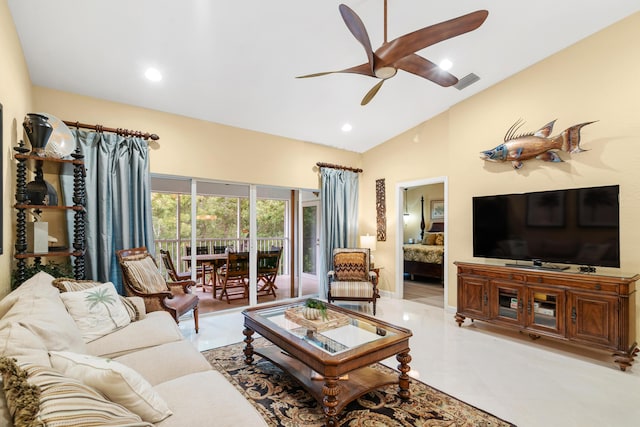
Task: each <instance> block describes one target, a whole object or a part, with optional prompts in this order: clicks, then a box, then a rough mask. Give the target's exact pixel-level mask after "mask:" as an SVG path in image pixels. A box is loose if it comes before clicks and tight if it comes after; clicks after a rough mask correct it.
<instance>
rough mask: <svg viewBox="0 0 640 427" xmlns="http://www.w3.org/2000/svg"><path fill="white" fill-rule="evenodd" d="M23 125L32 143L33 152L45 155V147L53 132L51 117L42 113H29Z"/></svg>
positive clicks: (37, 154)
mask: <svg viewBox="0 0 640 427" xmlns="http://www.w3.org/2000/svg"><path fill="white" fill-rule="evenodd" d="M22 127H23V128H24V130H25V132H26V133H27V138H28V139H29V142H30V143H31V154H34V155H36V156H41V157H44V156H45V153H44V148H45V147H46V146H47V142H48V141H49V137H50V136H51V132H53V126H51V123H49V118H48V117H47V116H44V115H42V114H36V113H29V114H27V116H26V117H25V118H24V121H23V122H22Z"/></svg>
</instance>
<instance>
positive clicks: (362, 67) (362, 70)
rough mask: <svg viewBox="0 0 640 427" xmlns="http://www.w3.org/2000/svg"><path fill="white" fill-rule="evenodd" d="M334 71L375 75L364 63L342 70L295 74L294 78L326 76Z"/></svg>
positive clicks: (334, 72)
mask: <svg viewBox="0 0 640 427" xmlns="http://www.w3.org/2000/svg"><path fill="white" fill-rule="evenodd" d="M336 73H353V74H362V75H365V76H369V77H375V75H374V74H373V72H372V71H371V69H370V68H369V64H367V63H365V64H360V65H356V66H355V67H351V68H345V69H344V70H338V71H324V72H322V73H313V74H307V75H304V76H297V77H296V79H306V78H309V77H320V76H326V75H327V74H336Z"/></svg>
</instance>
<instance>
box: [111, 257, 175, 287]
mask: <svg viewBox="0 0 640 427" xmlns="http://www.w3.org/2000/svg"><path fill="white" fill-rule="evenodd" d="M121 265H122V272H123V273H124V274H125V275H126V276H127V277H126V278H127V282H128V283H129V285H130V286H131V287H133V288H134V289H135V290H136V291H138V292H140V293H143V294H155V293H158V292H166V291H169V287H168V286H167V282H166V281H165V280H164V277H162V274H160V270H158V266H157V265H156V263H155V261H154V260H153V258H152V257H151V255H146V256H144V257H142V258H139V257H131V258H125V259H123V260H122V262H121Z"/></svg>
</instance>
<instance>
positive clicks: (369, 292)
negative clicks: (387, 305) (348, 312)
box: [331, 282, 373, 298]
mask: <svg viewBox="0 0 640 427" xmlns="http://www.w3.org/2000/svg"><path fill="white" fill-rule="evenodd" d="M331 296H332V297H334V298H372V297H373V285H372V284H371V283H370V282H332V283H331Z"/></svg>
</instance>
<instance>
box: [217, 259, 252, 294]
mask: <svg viewBox="0 0 640 427" xmlns="http://www.w3.org/2000/svg"><path fill="white" fill-rule="evenodd" d="M216 276H217V278H218V286H219V287H220V289H221V291H220V296H219V297H218V299H220V300H222V298H223V297H226V299H227V303H228V304H230V303H231V302H230V301H229V296H236V295H241V297H242V298H249V252H229V254H228V256H227V262H226V264H225V265H223V266H222V267H220V268H219V269H218V271H217V274H216ZM237 288H240V289H241V292H232V293H229V290H233V289H237Z"/></svg>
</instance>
